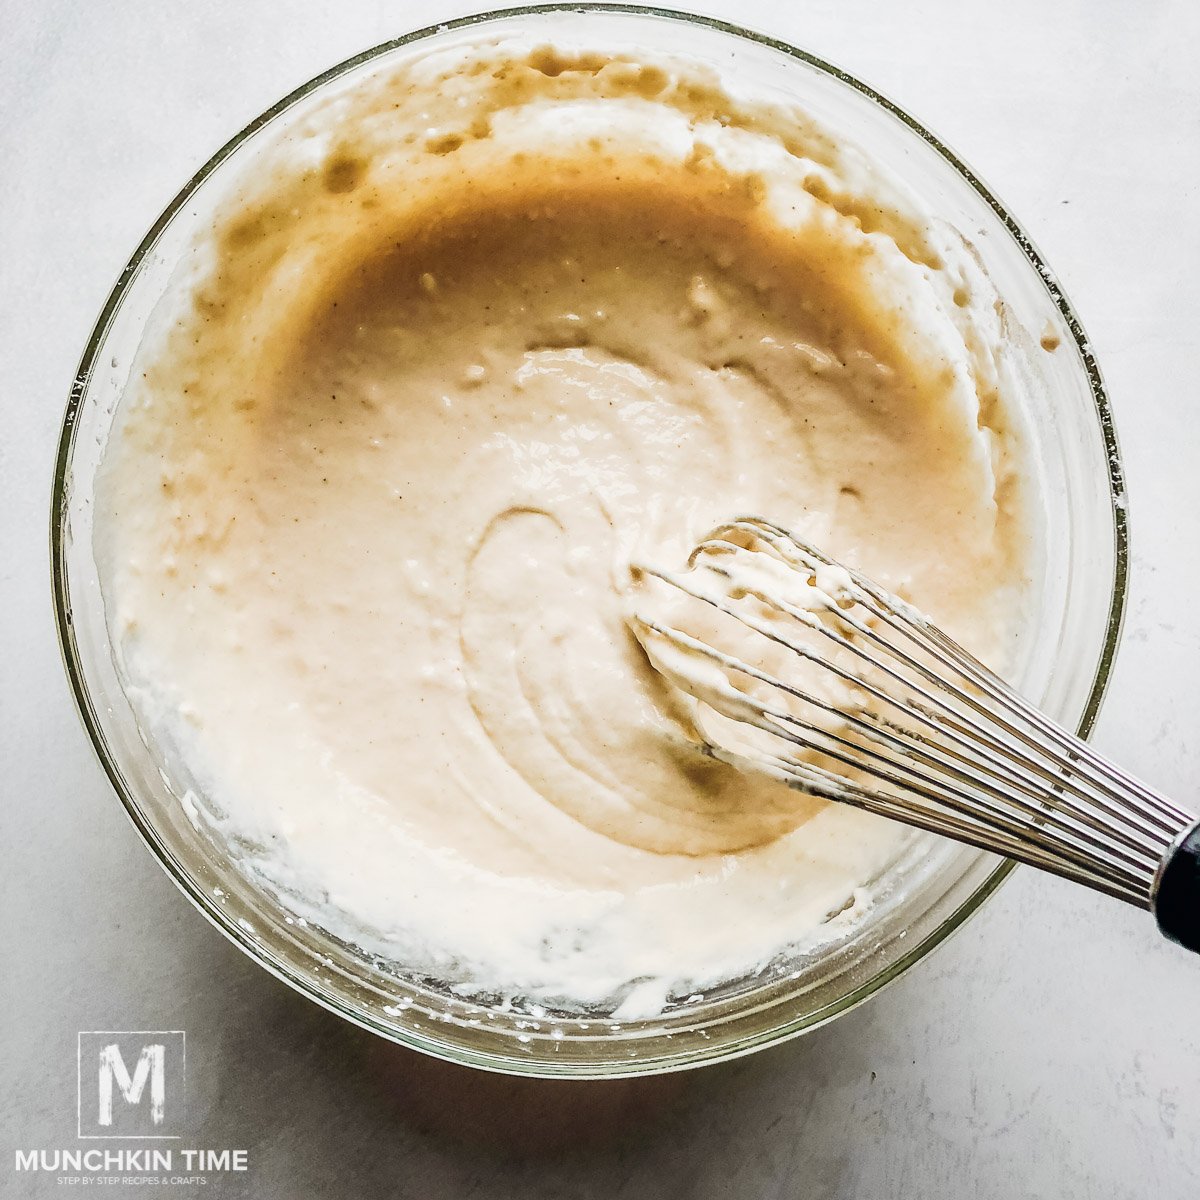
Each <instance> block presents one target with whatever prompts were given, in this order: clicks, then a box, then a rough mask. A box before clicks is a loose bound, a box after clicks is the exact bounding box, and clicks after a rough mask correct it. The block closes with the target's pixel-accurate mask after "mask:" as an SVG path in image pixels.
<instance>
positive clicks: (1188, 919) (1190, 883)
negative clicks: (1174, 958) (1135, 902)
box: [1150, 823, 1200, 954]
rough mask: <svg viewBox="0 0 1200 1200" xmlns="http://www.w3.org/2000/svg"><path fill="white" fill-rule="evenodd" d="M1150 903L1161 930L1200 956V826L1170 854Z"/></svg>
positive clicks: (1184, 835)
mask: <svg viewBox="0 0 1200 1200" xmlns="http://www.w3.org/2000/svg"><path fill="white" fill-rule="evenodd" d="M1150 900H1151V904H1152V905H1153V908H1154V919H1155V920H1156V921H1157V922H1158V927H1159V929H1160V930H1161V931H1162V932H1163V933H1164V934H1165V935H1166V936H1167V937H1169V938H1170V939H1171V941H1173V942H1178V943H1179V944H1180V945H1181V946H1186V947H1187V948H1188V949H1189V950H1194V951H1196V953H1197V954H1200V823H1198V824H1196V825H1193V826H1192V827H1191V829H1188V830H1185V831H1184V832H1183V833H1182V834H1181V835H1180V836H1179V838H1178V839H1177V840H1176V842H1175V844H1174V846H1172V848H1171V849H1170V850H1169V851H1168V852H1167V855H1166V857H1165V858H1164V859H1163V861H1162V866H1160V867H1159V868H1158V875H1157V877H1156V879H1155V884H1154V890H1153V892H1152V894H1151V897H1150Z"/></svg>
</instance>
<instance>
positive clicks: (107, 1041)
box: [78, 1030, 186, 1138]
mask: <svg viewBox="0 0 1200 1200" xmlns="http://www.w3.org/2000/svg"><path fill="white" fill-rule="evenodd" d="M78 1069H79V1129H78V1133H79V1136H80V1137H81V1138H177V1137H180V1136H181V1122H180V1118H181V1117H182V1115H183V1099H184V1096H183V1089H184V1084H185V1070H186V1048H185V1034H184V1033H183V1031H182V1030H141V1031H110V1030H89V1031H86V1032H82V1033H80V1035H79V1054H78Z"/></svg>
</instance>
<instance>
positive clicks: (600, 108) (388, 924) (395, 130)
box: [96, 43, 1030, 1016]
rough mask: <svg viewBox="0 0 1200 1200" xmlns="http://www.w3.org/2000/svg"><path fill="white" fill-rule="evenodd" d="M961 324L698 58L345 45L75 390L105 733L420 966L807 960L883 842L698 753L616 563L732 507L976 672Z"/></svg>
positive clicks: (623, 1009) (1000, 643) (820, 138)
mask: <svg viewBox="0 0 1200 1200" xmlns="http://www.w3.org/2000/svg"><path fill="white" fill-rule="evenodd" d="M1000 321H1001V318H1000V316H999V313H998V306H997V305H996V303H995V297H994V294H993V293H992V291H991V289H990V287H989V285H988V283H987V281H986V279H984V278H983V277H982V275H981V274H980V272H979V270H978V268H977V267H976V266H975V264H974V261H973V259H972V257H971V255H970V254H969V252H968V251H967V249H966V248H965V247H964V245H963V243H962V241H961V239H959V238H958V236H957V235H956V234H954V232H953V231H951V230H948V229H946V228H944V227H941V226H939V225H938V223H937V222H936V221H934V220H933V219H932V218H931V217H930V216H929V215H928V214H926V213H925V212H923V211H922V209H921V207H920V205H919V204H918V203H917V202H916V201H915V199H913V198H912V197H909V196H906V195H905V194H903V192H902V191H901V190H900V189H899V188H898V187H897V186H896V185H895V184H893V183H891V182H889V181H888V180H886V179H884V178H882V177H881V176H880V175H879V174H878V172H877V171H875V169H874V168H873V167H872V165H871V164H870V163H868V162H866V161H864V160H863V159H862V158H861V156H859V155H858V154H857V152H856V151H855V150H854V149H853V147H847V146H842V145H839V143H838V142H837V141H836V139H835V138H833V137H832V136H831V135H830V134H829V133H827V132H825V131H823V130H821V129H820V128H819V127H817V126H816V125H815V124H814V123H813V122H811V121H810V120H808V119H807V118H806V117H804V116H803V115H802V114H798V113H795V112H791V111H785V110H783V109H779V108H771V107H764V106H760V105H755V104H753V103H751V102H750V101H748V100H739V99H736V98H734V97H733V96H731V95H729V94H727V93H726V92H725V91H724V90H723V88H722V86H721V84H720V82H719V80H718V79H717V78H716V76H715V75H713V74H712V73H711V72H710V71H709V70H708V69H706V68H704V67H701V66H699V65H696V64H692V63H688V62H683V61H675V60H667V59H664V60H658V61H654V62H637V61H632V60H631V59H630V58H629V57H628V56H625V55H621V54H615V53H614V54H608V53H601V52H597V53H595V54H590V55H579V54H574V55H568V54H565V53H563V52H560V51H556V50H554V49H551V48H546V47H536V48H531V47H529V46H521V45H516V44H513V43H500V44H497V43H476V44H474V45H471V46H468V47H467V48H465V49H464V48H461V47H460V48H458V49H455V50H452V51H447V52H443V53H440V54H436V55H430V56H428V57H426V58H424V59H421V60H419V61H417V62H416V63H415V64H413V65H410V66H408V67H406V68H405V69H404V70H403V71H402V72H400V73H395V72H392V73H388V74H381V75H375V76H372V77H370V78H368V79H366V80H360V81H359V82H358V83H357V84H355V85H354V86H351V87H348V88H346V89H345V90H344V91H343V93H342V94H341V95H339V96H336V97H334V98H333V99H332V100H328V101H325V102H324V103H322V104H321V105H320V106H317V107H315V108H310V109H309V110H307V111H306V113H305V115H304V116H303V117H302V119H299V120H297V121H293V122H292V123H291V124H290V125H288V126H286V127H285V128H284V130H283V131H282V132H281V133H279V134H277V135H275V137H274V140H273V141H272V142H270V144H269V145H268V146H266V147H265V148H264V149H263V150H262V151H260V153H259V156H258V159H257V161H256V162H255V163H254V164H253V167H252V170H251V172H250V173H248V174H247V175H246V176H245V178H244V181H243V185H242V188H241V190H240V191H239V192H237V193H236V194H233V195H230V196H229V197H228V198H227V200H226V202H225V205H224V209H223V216H222V218H221V220H220V222H219V223H218V224H217V226H216V227H215V228H214V229H213V230H212V233H211V237H209V238H207V239H206V240H205V241H204V242H203V243H201V244H198V245H197V246H196V247H195V249H194V252H193V253H192V255H191V257H190V258H189V260H188V262H187V263H185V264H184V265H183V266H182V267H181V269H180V271H179V272H178V273H177V275H176V280H175V283H174V285H173V287H172V289H171V291H170V293H169V294H168V296H167V297H165V298H164V300H163V302H162V305H161V306H160V310H159V317H158V320H157V322H156V324H155V328H154V329H153V330H151V331H150V332H149V333H148V334H147V337H146V339H145V341H144V343H143V346H142V348H141V351H140V353H139V358H138V361H137V363H136V365H135V367H134V370H133V372H132V376H131V380H130V384H129V387H128V389H127V392H126V394H125V396H124V397H123V399H122V401H121V411H120V413H119V418H118V430H117V433H116V435H115V436H114V438H113V440H112V442H111V444H110V446H109V449H108V452H107V457H106V461H105V465H104V470H103V478H102V481H101V486H100V491H99V503H100V505H101V508H102V512H101V513H100V514H99V516H98V519H97V522H96V526H97V529H98V534H97V559H98V563H99V566H100V570H101V577H102V582H103V585H104V589H105V594H106V601H107V605H108V612H109V620H110V624H111V628H112V631H113V639H114V644H115V646H116V647H117V651H118V653H119V655H120V656H121V661H122V665H123V669H124V671H125V673H126V675H127V677H128V679H129V682H130V687H131V691H132V693H133V695H134V697H135V702H136V705H137V707H138V709H139V713H140V718H141V720H142V722H143V724H144V727H145V728H146V729H147V730H148V731H149V732H157V733H160V734H161V735H162V736H163V737H164V739H165V740H169V741H170V742H171V744H174V745H177V746H179V747H181V749H182V752H183V753H184V754H185V755H186V756H187V758H188V761H189V765H190V769H191V771H192V773H193V774H194V775H195V777H196V778H198V779H201V780H203V781H204V791H205V793H206V795H204V796H201V797H198V798H197V799H196V801H195V803H197V804H198V806H199V808H200V809H201V810H203V811H205V812H212V813H215V814H218V816H217V817H216V818H214V819H218V820H219V821H220V822H221V824H222V828H224V829H227V830H228V832H229V834H230V836H231V837H232V836H235V835H236V837H237V838H238V839H239V844H240V845H244V844H245V843H246V842H252V843H254V844H256V846H257V847H258V849H257V850H256V851H255V852H254V853H253V854H246V853H245V852H244V851H239V852H238V853H239V854H241V855H242V856H243V857H244V858H245V867H246V869H247V870H248V871H252V872H253V873H255V874H256V876H257V877H258V878H260V879H261V880H262V881H263V882H264V885H267V886H272V887H279V888H282V889H284V890H285V891H286V892H287V894H288V897H289V898H288V901H287V902H288V903H290V904H291V905H292V906H293V907H294V908H295V909H296V910H297V912H299V913H301V914H302V915H304V916H305V917H306V918H307V919H308V920H310V921H314V922H319V923H321V924H323V925H325V926H326V927H328V928H330V929H332V930H334V931H336V932H338V933H339V934H341V935H342V936H348V937H351V938H353V939H354V940H356V941H358V942H359V943H361V944H362V945H363V946H364V947H366V948H367V949H369V950H371V951H372V952H376V953H382V954H384V955H386V956H387V957H389V958H392V959H395V960H397V961H398V962H400V963H403V964H405V965H407V966H409V967H412V968H413V969H416V970H424V971H428V972H430V973H432V974H434V975H436V976H439V977H441V978H443V979H445V980H447V981H448V982H450V983H452V984H454V985H456V986H458V987H459V988H460V990H463V991H466V992H471V991H475V990H477V991H479V992H480V993H482V994H485V995H489V996H496V995H508V996H518V997H523V998H526V999H532V1000H536V1001H539V1002H543V1003H547V1004H555V1005H562V1006H566V1007H571V1006H600V1007H602V1008H606V1009H609V1010H616V1011H617V1012H618V1014H619V1015H623V1016H636V1015H639V1014H648V1013H653V1012H655V1011H657V1010H658V1008H660V1007H661V1005H662V1004H663V1002H664V1000H665V998H666V997H668V996H669V995H680V994H682V995H686V994H687V993H689V992H692V991H695V990H698V989H702V988H704V987H706V986H709V985H712V984H714V983H718V982H720V981H724V980H729V979H733V978H736V977H739V976H742V975H745V974H747V973H748V972H752V971H754V970H756V969H758V968H760V967H762V966H764V965H765V964H767V963H768V962H770V961H771V960H772V959H775V958H777V957H778V956H779V955H781V954H782V953H784V952H787V953H788V954H790V955H792V956H795V955H798V954H803V953H805V952H814V953H815V952H819V950H820V947H821V946H822V945H824V944H826V943H829V942H831V941H834V940H836V939H837V938H838V937H842V936H845V934H846V932H847V930H849V929H851V928H853V927H855V926H856V925H860V924H861V923H865V922H870V920H871V911H872V896H873V894H874V893H875V891H876V890H877V889H880V888H883V887H886V886H887V885H888V879H889V873H890V871H891V869H892V868H893V867H894V864H895V863H896V862H897V861H898V859H899V858H900V857H901V855H902V854H903V853H905V852H908V851H910V850H911V839H910V835H908V834H906V833H905V832H904V831H902V830H901V829H899V828H898V827H894V826H892V825H889V824H887V823H885V822H882V821H879V820H875V819H871V818H868V817H866V816H864V815H863V814H860V813H857V812H854V811H852V810H850V809H844V808H841V807H838V806H831V805H827V804H824V803H822V802H819V801H816V800H813V799H810V798H807V797H805V796H802V795H799V794H797V793H795V792H792V791H789V790H787V789H785V788H783V787H782V786H780V785H778V784H775V783H772V782H769V781H766V780H763V781H756V780H751V779H748V778H745V777H743V776H741V775H738V774H736V773H734V772H733V771H732V770H730V769H728V768H726V767H724V766H722V765H720V764H717V763H714V762H712V761H710V760H708V759H705V758H703V757H701V756H700V755H699V754H698V753H697V752H696V750H695V747H694V744H693V742H692V740H691V738H690V736H689V726H688V723H687V720H686V716H685V714H683V713H681V712H679V711H677V710H676V709H675V708H674V704H675V703H676V702H675V701H674V700H673V699H672V696H671V694H670V693H669V691H668V690H667V689H666V687H665V686H664V685H663V684H662V682H661V681H660V680H659V678H658V677H657V676H656V674H655V672H654V671H653V669H652V668H651V667H650V666H649V664H648V662H647V661H646V658H645V656H644V654H643V652H642V650H641V648H640V647H639V646H638V644H637V643H636V641H635V640H634V639H633V637H632V636H631V634H630V633H629V631H628V630H627V628H626V626H625V624H624V621H623V597H622V588H623V587H624V583H625V580H626V566H627V563H628V561H629V558H630V556H631V554H636V555H638V556H639V557H641V558H647V557H652V558H658V559H659V560H661V561H667V562H675V561H678V560H679V558H680V557H681V556H682V555H683V554H684V553H685V550H686V548H687V547H688V546H689V545H690V544H691V543H692V542H693V541H694V540H695V539H696V538H697V537H698V536H700V535H701V534H703V533H704V532H705V531H706V530H707V529H708V528H709V527H711V526H712V525H714V524H716V523H717V522H719V521H720V520H722V519H724V518H726V517H728V516H730V515H731V514H733V513H737V512H762V513H766V514H769V515H770V516H771V517H772V518H773V519H775V520H777V521H780V522H782V523H784V524H790V525H792V526H794V527H795V528H797V529H798V530H801V531H803V532H804V533H805V534H806V535H807V536H809V537H811V538H812V539H814V540H816V541H818V542H820V543H821V544H822V545H824V546H826V547H827V548H828V549H829V550H830V551H831V552H832V553H834V554H835V555H837V556H839V557H841V558H843V559H845V560H847V561H849V562H851V563H854V564H856V565H860V566H862V567H863V568H865V569H867V570H868V571H869V572H871V573H873V574H874V575H876V576H877V577H878V578H879V579H880V580H881V581H882V582H884V583H885V584H886V585H887V586H889V587H891V588H893V589H895V590H899V591H901V592H903V593H904V594H905V595H907V596H909V597H910V598H911V599H913V600H914V601H915V602H917V603H918V604H920V605H922V606H924V607H925V608H927V609H928V610H929V611H930V612H931V613H932V614H933V615H934V617H935V618H936V619H937V620H938V621H939V622H940V623H941V624H943V625H944V626H945V627H946V628H947V629H948V630H950V631H951V632H952V633H953V634H955V635H956V636H957V637H959V638H960V639H961V640H962V641H964V642H965V643H966V644H967V645H969V646H970V647H971V648H972V649H974V650H975V651H976V652H977V653H979V654H980V655H981V656H983V657H984V658H986V659H989V660H990V661H991V662H993V663H996V664H999V665H1001V666H1002V665H1003V664H1004V663H1005V661H1006V660H1007V659H1008V657H1009V655H1010V654H1011V648H1012V642H1013V638H1014V637H1015V636H1016V635H1017V634H1018V633H1019V627H1020V621H1021V613H1022V611H1023V610H1022V605H1021V596H1022V594H1023V592H1024V589H1025V587H1026V583H1027V578H1026V577H1027V574H1028V570H1029V545H1030V539H1029V536H1028V529H1027V527H1026V526H1027V521H1026V517H1025V515H1024V514H1025V511H1026V506H1025V505H1024V503H1023V500H1022V494H1021V470H1020V467H1021V448H1020V440H1019V436H1018V433H1017V431H1015V430H1014V429H1012V428H1010V417H1009V415H1008V412H1007V409H1006V406H1005V403H1004V370H1003V367H1004V362H1003V355H1002V352H1001V331H1000Z"/></svg>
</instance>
